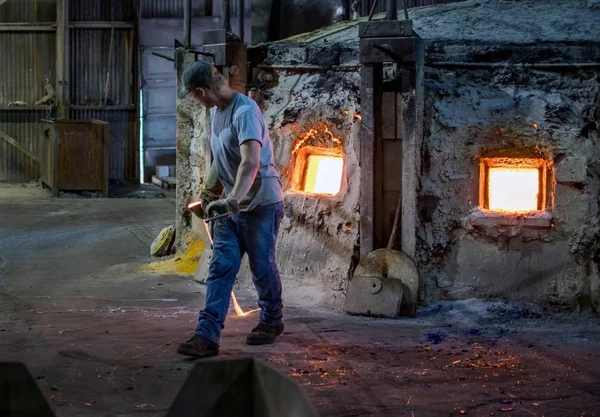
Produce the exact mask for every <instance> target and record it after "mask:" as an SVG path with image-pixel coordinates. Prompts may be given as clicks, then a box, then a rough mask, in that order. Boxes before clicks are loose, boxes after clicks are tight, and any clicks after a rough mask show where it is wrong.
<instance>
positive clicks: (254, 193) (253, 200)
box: [210, 94, 283, 211]
mask: <svg viewBox="0 0 600 417" xmlns="http://www.w3.org/2000/svg"><path fill="white" fill-rule="evenodd" d="M210 120H211V124H212V132H211V137H210V147H211V149H212V153H213V156H214V162H213V164H215V167H216V169H217V175H218V176H219V181H220V182H221V184H223V188H224V191H225V194H230V193H231V190H232V189H233V186H234V185H235V178H236V175H237V171H238V167H239V166H240V163H241V161H242V155H241V153H240V145H241V144H242V143H244V142H246V141H248V140H257V141H258V142H260V144H261V150H260V167H259V169H258V173H257V174H256V179H255V180H254V183H253V184H252V187H251V188H250V191H249V192H248V195H247V196H246V197H245V198H244V199H243V200H242V201H240V202H239V204H240V208H241V209H242V210H244V211H250V210H253V209H254V208H256V207H258V206H266V205H268V204H274V203H278V202H280V201H282V200H283V193H282V191H281V180H280V179H279V175H278V174H277V171H276V170H275V159H274V158H273V144H272V142H271V139H270V138H269V132H268V130H267V128H266V127H265V123H264V120H263V118H262V113H261V111H260V109H259V107H258V105H257V104H256V103H255V102H254V100H252V99H251V98H249V97H247V96H245V95H243V94H237V95H236V96H235V98H234V99H233V101H232V102H231V103H230V104H229V106H227V108H225V109H223V110H222V111H219V110H218V109H217V108H216V107H213V108H212V109H211V110H210Z"/></svg>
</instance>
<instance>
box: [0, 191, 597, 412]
mask: <svg viewBox="0 0 600 417" xmlns="http://www.w3.org/2000/svg"><path fill="white" fill-rule="evenodd" d="M173 215H174V203H173V200H172V199H111V200H106V199H58V200H52V199H49V198H47V196H46V194H45V193H44V192H43V191H42V190H40V189H37V188H32V187H20V186H0V358H1V359H0V360H2V361H22V362H24V363H25V364H26V365H27V367H28V368H29V370H30V371H31V372H32V374H33V375H35V376H36V378H37V379H36V382H37V383H38V384H39V387H40V388H41V390H42V392H43V393H44V395H45V396H46V398H47V399H48V401H49V403H50V404H51V406H52V408H53V409H54V411H55V413H56V415H57V416H65V417H67V416H78V417H81V416H128V417H129V416H138V415H141V414H145V413H150V414H153V413H154V414H155V415H166V412H167V410H168V409H169V407H170V405H171V403H172V401H173V399H174V398H175V396H176V394H177V392H178V390H179V389H180V387H181V386H182V384H183V383H184V381H185V379H186V376H187V374H188V373H189V372H190V370H191V368H192V367H193V366H194V362H193V361H189V360H186V359H184V358H182V357H180V356H179V355H177V353H176V352H175V350H176V345H177V344H178V343H179V342H181V341H183V340H185V339H186V338H188V336H189V335H190V331H191V330H192V329H193V328H194V325H195V321H196V316H197V310H198V309H199V308H200V306H201V301H202V299H203V287H202V286H200V285H198V284H196V283H193V282H191V281H190V280H188V279H186V278H184V277H180V276H161V275H148V274H144V273H141V272H139V268H140V265H142V264H144V263H147V262H149V261H150V260H151V259H149V256H148V252H149V245H150V243H151V242H152V240H153V239H154V237H155V236H156V235H157V233H158V232H159V231H160V229H161V228H162V227H164V226H167V225H169V224H171V223H172V218H173ZM284 285H285V284H284ZM239 298H240V302H241V304H242V306H243V307H244V308H246V309H248V308H253V307H254V305H255V299H254V297H253V295H252V294H239ZM286 304H287V305H289V306H291V307H288V308H287V309H286V330H287V331H286V333H285V334H284V336H282V338H281V339H280V341H279V342H278V343H277V344H276V345H273V346H269V347H255V348H251V347H248V346H246V345H245V344H244V343H243V341H244V338H245V335H246V333H247V332H248V331H249V330H250V329H251V328H252V327H253V326H254V325H255V324H256V321H257V316H256V314H251V315H250V316H247V317H237V316H235V313H233V311H232V315H230V317H229V318H228V323H227V327H226V329H225V333H224V337H223V340H222V357H223V358H233V357H240V356H255V357H259V358H264V359H267V360H268V361H269V362H270V363H271V364H273V365H275V366H276V367H278V368H279V369H281V370H282V371H283V372H284V373H286V374H288V375H291V376H292V377H293V378H295V379H296V380H297V382H298V383H299V384H301V385H302V386H303V387H304V389H305V390H306V391H307V393H308V395H309V397H310V399H311V400H312V401H313V403H314V405H315V406H316V407H317V408H318V410H319V412H320V414H321V415H322V416H323V417H326V416H348V417H350V416H416V417H424V416H454V415H463V414H468V415H473V416H490V415H496V416H499V415H506V416H546V417H550V416H583V415H585V416H596V415H600V320H599V318H598V317H594V316H588V315H577V316H574V315H568V314H559V313H552V312H543V311H541V310H539V309H537V308H536V307H528V306H523V305H520V306H514V305H509V304H506V303H501V302H494V303H486V302H483V301H477V300H470V301H465V302H458V303H440V304H439V305H435V306H430V307H428V308H424V309H421V310H420V313H419V316H418V317H417V318H416V319H413V320H399V321H389V320H373V319H367V318H358V317H349V316H346V315H343V314H337V313H332V312H327V311H309V310H306V309H302V308H299V307H294V306H293V304H294V301H293V300H286Z"/></svg>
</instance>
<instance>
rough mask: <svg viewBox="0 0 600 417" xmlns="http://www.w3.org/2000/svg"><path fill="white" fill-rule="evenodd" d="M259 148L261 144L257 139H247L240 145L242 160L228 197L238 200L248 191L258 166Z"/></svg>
mask: <svg viewBox="0 0 600 417" xmlns="http://www.w3.org/2000/svg"><path fill="white" fill-rule="evenodd" d="M260 148H261V144H260V142H259V141H257V140H247V141H245V142H244V143H242V144H241V145H240V153H241V154H242V162H241V163H240V166H239V168H238V172H237V176H236V178H235V185H234V186H233V190H231V194H229V198H232V199H235V200H236V201H238V202H240V201H242V199H243V198H244V197H246V195H247V194H248V192H249V191H250V188H251V187H252V184H253V183H254V179H255V178H256V173H257V172H258V168H259V167H260Z"/></svg>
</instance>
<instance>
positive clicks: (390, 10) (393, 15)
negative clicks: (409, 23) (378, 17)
mask: <svg viewBox="0 0 600 417" xmlns="http://www.w3.org/2000/svg"><path fill="white" fill-rule="evenodd" d="M385 18H386V20H398V2H397V0H387V13H386V16H385Z"/></svg>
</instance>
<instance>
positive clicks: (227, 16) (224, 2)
mask: <svg viewBox="0 0 600 417" xmlns="http://www.w3.org/2000/svg"><path fill="white" fill-rule="evenodd" d="M221 29H225V32H227V33H231V1H230V0H221Z"/></svg>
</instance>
